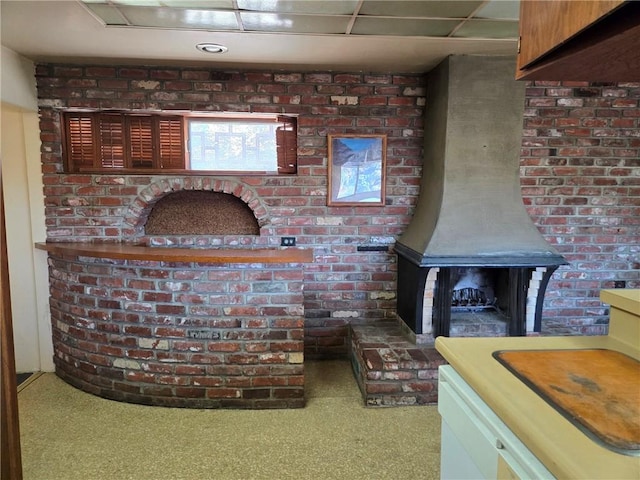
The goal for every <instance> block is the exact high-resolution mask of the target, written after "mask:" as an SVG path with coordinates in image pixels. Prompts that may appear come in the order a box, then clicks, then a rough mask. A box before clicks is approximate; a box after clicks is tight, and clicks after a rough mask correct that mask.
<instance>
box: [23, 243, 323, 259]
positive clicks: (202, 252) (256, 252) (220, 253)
mask: <svg viewBox="0 0 640 480" xmlns="http://www.w3.org/2000/svg"><path fill="white" fill-rule="evenodd" d="M35 246H36V248H37V249H39V250H46V251H47V252H49V253H52V254H56V255H75V256H83V257H93V258H113V259H120V260H150V261H159V262H197V263H311V262H313V251H312V250H304V249H299V248H256V249H251V248H175V247H148V246H144V245H130V244H122V243H81V242H76V243H36V244H35Z"/></svg>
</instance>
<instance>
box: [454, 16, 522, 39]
mask: <svg viewBox="0 0 640 480" xmlns="http://www.w3.org/2000/svg"><path fill="white" fill-rule="evenodd" d="M517 35H518V24H517V23H513V22H500V21H497V20H468V21H466V22H465V23H464V24H462V26H461V27H460V28H459V29H458V30H456V32H455V33H454V35H453V36H454V37H469V38H478V37H481V38H514V37H517Z"/></svg>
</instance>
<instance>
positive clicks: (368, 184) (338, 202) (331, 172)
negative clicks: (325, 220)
mask: <svg viewBox="0 0 640 480" xmlns="http://www.w3.org/2000/svg"><path fill="white" fill-rule="evenodd" d="M327 143H328V161H329V164H328V171H327V175H328V189H327V205H329V206H343V205H344V206H348V205H357V206H381V205H384V202H385V186H386V172H385V169H386V163H387V136H386V135H328V136H327Z"/></svg>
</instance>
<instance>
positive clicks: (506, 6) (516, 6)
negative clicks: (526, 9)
mask: <svg viewBox="0 0 640 480" xmlns="http://www.w3.org/2000/svg"><path fill="white" fill-rule="evenodd" d="M474 18H504V19H511V20H518V19H519V18H520V2H519V1H518V0H492V1H490V2H488V3H487V4H486V5H485V6H483V7H482V8H481V9H480V10H478V11H477V12H476V14H475V15H474Z"/></svg>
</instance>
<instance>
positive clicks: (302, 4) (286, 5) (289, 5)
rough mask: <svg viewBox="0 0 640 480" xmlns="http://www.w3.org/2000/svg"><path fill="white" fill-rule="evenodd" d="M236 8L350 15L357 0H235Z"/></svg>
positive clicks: (257, 10) (356, 4) (258, 10)
mask: <svg viewBox="0 0 640 480" xmlns="http://www.w3.org/2000/svg"><path fill="white" fill-rule="evenodd" d="M237 2H238V9H240V10H253V11H256V12H279V13H305V14H310V13H311V14H318V15H352V14H353V12H354V11H355V9H356V7H357V6H358V1H357V0H339V1H335V0H332V1H331V0H330V1H327V0H322V1H317V0H306V1H290V0H289V1H277V0H237Z"/></svg>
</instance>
